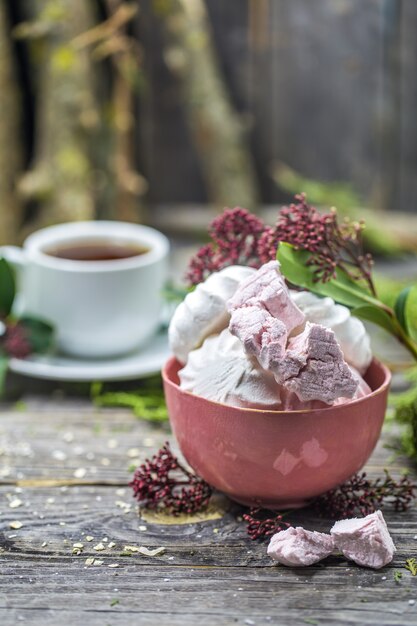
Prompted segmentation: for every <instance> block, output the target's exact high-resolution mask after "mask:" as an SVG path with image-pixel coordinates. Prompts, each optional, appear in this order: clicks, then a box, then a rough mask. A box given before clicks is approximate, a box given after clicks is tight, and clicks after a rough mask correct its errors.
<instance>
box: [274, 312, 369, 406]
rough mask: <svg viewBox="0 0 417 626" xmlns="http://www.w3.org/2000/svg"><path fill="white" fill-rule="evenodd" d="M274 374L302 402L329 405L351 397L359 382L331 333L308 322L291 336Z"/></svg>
mask: <svg viewBox="0 0 417 626" xmlns="http://www.w3.org/2000/svg"><path fill="white" fill-rule="evenodd" d="M274 375H275V379H276V381H277V382H278V383H281V384H284V386H285V387H286V388H287V389H288V390H289V391H293V392H294V393H295V394H296V395H297V397H298V398H299V400H301V401H302V402H306V401H309V400H321V401H323V402H326V403H327V404H332V403H333V402H334V401H335V400H336V399H337V398H341V397H342V398H352V397H353V396H354V395H355V393H356V391H357V388H358V385H359V381H358V379H357V378H356V377H355V376H354V374H353V373H352V371H351V369H350V368H349V366H348V365H347V363H346V362H345V360H344V358H343V354H342V351H341V349H340V346H339V344H338V343H337V341H336V337H335V335H334V332H333V331H332V330H330V329H328V328H325V327H324V326H320V325H319V324H311V323H310V322H307V324H306V327H305V329H304V331H303V332H302V333H300V334H299V335H297V336H296V337H292V338H290V340H289V342H288V346H287V352H286V354H285V358H284V359H283V361H282V363H281V364H280V367H279V368H278V371H277V372H274Z"/></svg>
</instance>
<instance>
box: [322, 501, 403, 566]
mask: <svg viewBox="0 0 417 626" xmlns="http://www.w3.org/2000/svg"><path fill="white" fill-rule="evenodd" d="M330 533H331V535H332V537H333V539H334V542H335V546H336V547H337V549H338V550H340V551H341V552H342V553H343V555H344V556H345V557H346V558H348V559H351V560H352V561H354V562H355V563H357V564H358V565H362V566H363V567H372V568H374V569H380V568H381V567H384V565H387V564H388V563H390V562H391V561H392V559H393V556H394V552H395V551H396V548H395V545H394V542H393V541H392V539H391V536H390V534H389V531H388V528H387V524H386V522H385V520H384V516H383V515H382V513H381V511H376V512H375V513H371V515H367V516H366V517H363V518H353V519H347V520H341V521H340V522H336V523H335V525H334V526H333V528H332V529H331V530H330Z"/></svg>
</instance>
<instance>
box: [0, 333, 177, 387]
mask: <svg viewBox="0 0 417 626" xmlns="http://www.w3.org/2000/svg"><path fill="white" fill-rule="evenodd" d="M169 356H170V350H169V346H168V335H167V332H166V330H164V331H161V332H160V333H159V334H157V335H155V337H154V338H153V339H152V341H150V343H149V344H147V345H146V346H144V347H143V348H141V349H138V350H137V351H135V352H132V353H130V354H128V355H125V356H122V357H119V358H113V359H81V358H77V357H71V356H64V355H59V354H47V355H45V354H43V355H32V356H30V357H28V358H27V359H10V363H9V369H10V370H11V371H12V372H15V373H17V374H23V375H25V376H32V377H33V378H45V379H50V380H66V381H74V382H75V381H77V382H80V381H90V382H91V381H95V380H97V381H104V380H131V379H134V378H144V377H145V376H150V375H152V374H157V373H158V372H160V371H161V368H162V366H163V364H164V363H165V361H166V360H167V359H168V357H169Z"/></svg>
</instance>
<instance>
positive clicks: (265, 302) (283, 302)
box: [227, 261, 305, 333]
mask: <svg viewBox="0 0 417 626" xmlns="http://www.w3.org/2000/svg"><path fill="white" fill-rule="evenodd" d="M248 306H257V307H261V308H263V309H265V310H266V311H268V313H270V314H271V315H272V316H273V317H275V318H278V319H279V320H281V322H283V323H284V324H285V327H286V328H287V331H288V333H291V331H293V330H294V329H295V328H297V327H299V326H300V327H301V326H303V325H304V322H305V316H304V313H302V312H301V311H300V309H299V308H298V306H297V305H296V304H295V303H294V302H293V301H292V299H291V297H290V292H289V290H288V287H287V285H286V284H285V281H284V278H283V276H282V275H281V273H280V271H279V263H278V261H270V262H269V263H265V265H262V267H261V268H260V269H259V270H258V271H257V272H256V274H253V275H252V276H249V277H248V278H247V279H246V280H244V281H242V282H241V284H240V285H239V287H238V289H237V290H236V292H235V294H234V296H233V297H232V298H231V299H230V300H229V301H228V303H227V308H228V311H229V313H232V312H233V311H234V310H235V309H240V308H241V307H248Z"/></svg>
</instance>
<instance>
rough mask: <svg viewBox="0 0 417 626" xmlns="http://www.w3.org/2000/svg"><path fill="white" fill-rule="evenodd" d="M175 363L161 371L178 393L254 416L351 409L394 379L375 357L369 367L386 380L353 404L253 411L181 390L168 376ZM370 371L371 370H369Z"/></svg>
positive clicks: (166, 363)
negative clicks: (376, 368)
mask: <svg viewBox="0 0 417 626" xmlns="http://www.w3.org/2000/svg"><path fill="white" fill-rule="evenodd" d="M173 363H178V364H179V365H181V363H180V361H178V359H177V358H176V357H175V356H171V357H170V358H169V359H168V361H166V362H165V364H164V366H163V368H162V370H161V375H162V379H163V381H164V383H165V384H167V385H170V386H171V387H173V388H174V389H176V390H177V391H179V392H180V393H181V394H184V395H186V396H189V397H190V398H198V400H202V401H203V402H208V403H209V404H212V405H213V406H218V407H222V408H224V409H228V410H230V409H234V410H236V411H239V410H240V411H244V412H245V413H249V414H250V413H253V414H254V415H259V414H260V415H265V414H266V413H267V414H268V415H289V414H290V415H296V414H297V413H298V414H300V413H302V414H304V415H306V414H310V413H327V412H328V411H333V412H334V411H337V410H338V409H341V408H346V407H351V406H356V405H358V404H360V403H361V402H365V401H366V400H368V399H370V398H374V397H375V396H377V395H379V394H381V393H383V392H384V391H386V389H387V388H388V387H389V385H390V383H391V378H392V374H391V371H390V370H389V368H388V367H387V366H386V365H385V364H384V363H382V362H381V361H379V360H378V359H376V358H375V357H373V358H372V361H371V363H370V365H369V367H370V366H371V365H376V366H377V367H379V368H380V369H381V370H382V371H383V373H384V380H383V382H382V384H381V385H380V386H379V387H378V388H377V389H375V390H374V391H372V392H371V393H369V394H368V395H366V396H363V397H362V398H358V399H357V400H352V401H351V402H346V403H344V404H338V405H337V406H334V405H330V406H328V407H324V408H317V409H296V410H294V411H291V410H287V411H276V410H273V409H252V408H249V407H242V406H235V405H234V404H225V403H224V402H216V401H215V400H209V399H208V398H204V397H203V396H198V395H197V394H195V393H191V391H186V390H185V389H181V387H180V386H179V385H177V383H175V382H174V381H173V380H171V378H170V377H169V376H168V369H169V368H170V367H171V366H172V364H173ZM368 369H369V368H368Z"/></svg>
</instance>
